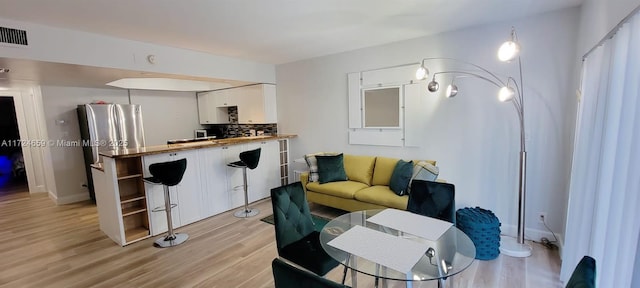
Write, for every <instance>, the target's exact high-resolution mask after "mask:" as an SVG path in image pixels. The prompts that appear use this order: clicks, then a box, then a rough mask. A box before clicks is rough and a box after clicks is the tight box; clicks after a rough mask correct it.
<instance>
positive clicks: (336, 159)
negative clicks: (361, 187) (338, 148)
mask: <svg viewBox="0 0 640 288" xmlns="http://www.w3.org/2000/svg"><path fill="white" fill-rule="evenodd" d="M316 161H317V163H318V182H320V184H324V183H329V182H335V181H346V180H347V173H346V172H345V171H344V160H343V157H342V153H341V154H338V155H333V156H321V155H318V156H316Z"/></svg>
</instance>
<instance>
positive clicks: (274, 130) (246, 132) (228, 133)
mask: <svg viewBox="0 0 640 288" xmlns="http://www.w3.org/2000/svg"><path fill="white" fill-rule="evenodd" d="M228 109H229V110H228V113H229V124H214V125H204V126H207V128H218V129H220V128H222V129H224V131H225V138H229V137H241V136H250V131H251V130H255V131H256V133H258V131H263V132H264V134H265V135H276V134H278V124H277V123H270V124H238V108H237V107H235V106H232V107H229V108H228Z"/></svg>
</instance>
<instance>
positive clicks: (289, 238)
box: [271, 182, 339, 276]
mask: <svg viewBox="0 0 640 288" xmlns="http://www.w3.org/2000/svg"><path fill="white" fill-rule="evenodd" d="M271 205H272V206H273V218H274V219H273V220H274V227H275V229H276V246H277V248H278V255H280V257H282V258H284V259H287V260H289V261H291V262H293V263H295V264H297V265H300V266H301V267H303V268H305V269H307V270H309V271H311V272H313V273H316V274H318V275H321V276H324V275H325V274H327V272H329V271H331V270H332V269H333V268H335V267H336V266H338V264H339V263H338V262H337V261H336V260H334V259H333V258H331V256H329V255H328V254H327V253H326V252H325V251H324V249H323V248H322V246H321V244H320V232H318V231H316V230H315V229H314V225H313V221H312V219H311V212H310V211H309V204H308V203H307V197H306V195H305V193H304V189H303V188H302V184H301V183H300V182H295V183H292V184H289V185H285V186H281V187H277V188H273V189H271Z"/></svg>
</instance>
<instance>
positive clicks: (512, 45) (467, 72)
mask: <svg viewBox="0 0 640 288" xmlns="http://www.w3.org/2000/svg"><path fill="white" fill-rule="evenodd" d="M498 59H500V61H503V62H511V61H513V60H516V59H517V61H518V69H519V79H516V78H513V77H511V76H509V77H506V79H503V78H500V77H498V75H496V74H495V73H492V72H491V71H489V70H487V69H485V68H482V67H480V66H478V65H475V64H473V63H469V62H466V61H462V60H458V59H454V58H425V59H422V62H421V65H420V67H419V68H418V70H417V71H416V78H417V79H418V80H424V79H427V78H429V69H428V68H427V66H425V64H426V63H428V62H431V61H440V62H444V63H450V64H452V66H451V67H453V69H451V70H443V71H438V72H435V73H433V78H432V80H431V81H430V82H429V83H428V84H427V90H429V92H436V91H438V89H439V88H440V84H439V83H438V82H437V81H436V76H438V75H447V74H448V75H451V83H450V84H449V85H447V90H446V94H445V95H446V97H447V98H450V97H454V96H456V95H457V94H458V87H457V86H456V84H455V82H456V80H457V79H459V78H467V77H473V78H478V79H482V80H485V81H487V82H489V83H491V84H493V85H495V86H496V87H498V88H499V90H498V100H500V101H501V102H511V103H512V104H513V107H514V108H515V110H516V113H517V115H518V120H519V124H520V171H519V191H518V231H517V237H516V238H515V239H514V238H511V237H502V239H501V243H500V251H501V253H503V254H505V255H508V256H512V257H528V256H530V255H531V246H530V245H529V244H527V243H525V242H524V215H525V213H524V212H525V200H526V190H525V188H526V187H525V186H526V178H527V175H526V168H527V150H526V146H525V130H524V93H523V85H522V61H521V60H520V45H519V44H518V39H517V35H516V31H515V29H514V28H512V29H511V39H509V40H508V41H506V42H504V44H502V46H500V48H499V49H498Z"/></svg>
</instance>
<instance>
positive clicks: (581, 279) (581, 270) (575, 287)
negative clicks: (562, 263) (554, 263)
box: [566, 256, 596, 288]
mask: <svg viewBox="0 0 640 288" xmlns="http://www.w3.org/2000/svg"><path fill="white" fill-rule="evenodd" d="M595 287H596V259H593V258H591V257H590V256H584V257H582V260H580V262H578V265H577V266H576V269H575V270H573V273H572V274H571V278H569V282H567V286H566V288H595Z"/></svg>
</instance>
